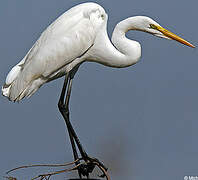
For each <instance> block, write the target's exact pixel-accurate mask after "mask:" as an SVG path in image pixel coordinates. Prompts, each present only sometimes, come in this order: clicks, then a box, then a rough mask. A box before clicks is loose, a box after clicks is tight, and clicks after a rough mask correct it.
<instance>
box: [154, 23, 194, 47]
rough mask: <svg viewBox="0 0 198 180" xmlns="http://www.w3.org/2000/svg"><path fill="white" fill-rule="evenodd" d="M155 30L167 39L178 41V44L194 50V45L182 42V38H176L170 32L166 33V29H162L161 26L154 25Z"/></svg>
mask: <svg viewBox="0 0 198 180" xmlns="http://www.w3.org/2000/svg"><path fill="white" fill-rule="evenodd" d="M155 28H156V29H157V30H158V31H160V32H161V33H163V34H164V35H165V36H167V37H169V38H171V39H173V40H176V41H178V42H180V43H182V44H185V45H187V46H190V47H192V48H195V46H194V45H192V44H191V43H189V42H188V41H186V40H184V39H183V38H181V37H179V36H177V35H176V34H174V33H172V32H170V31H168V30H167V29H164V28H163V27H161V26H156V25H155Z"/></svg>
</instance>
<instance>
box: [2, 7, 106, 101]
mask: <svg viewBox="0 0 198 180" xmlns="http://www.w3.org/2000/svg"><path fill="white" fill-rule="evenodd" d="M104 13H105V11H104V9H103V8H102V7H101V6H99V5H98V4H95V3H84V4H80V5H78V6H75V7H73V8H71V9H70V10H68V11H67V12H65V13H64V14H63V15H61V16H60V17H59V18H58V19H57V20H56V21H54V22H53V23H52V24H51V25H50V26H49V27H48V28H47V29H46V30H45V31H44V32H43V33H42V34H41V36H40V38H39V39H38V40H37V41H36V43H35V44H34V45H33V47H32V48H31V49H30V50H29V52H28V53H27V55H26V56H25V57H24V59H23V60H22V61H21V62H20V63H19V64H17V65H16V66H15V67H13V69H12V70H11V71H10V73H9V74H8V76H7V78H6V83H5V85H4V86H3V87H2V93H3V95H4V96H7V97H8V98H9V99H10V100H12V101H19V100H20V99H22V98H23V97H25V96H30V95H32V94H33V93H34V92H35V91H36V90H37V89H38V88H39V87H40V86H41V85H42V84H44V83H45V82H47V81H48V80H49V78H52V77H53V74H56V72H58V71H59V70H60V69H61V68H63V67H65V66H67V65H69V64H70V63H71V62H73V61H75V59H76V58H78V57H79V56H81V55H83V54H84V53H85V52H86V51H87V49H89V48H90V47H91V46H92V45H93V43H94V40H95V36H96V34H97V31H98V29H99V27H100V25H101V24H102V18H101V17H102V14H104Z"/></svg>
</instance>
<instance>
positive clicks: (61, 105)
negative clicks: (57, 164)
mask: <svg viewBox="0 0 198 180" xmlns="http://www.w3.org/2000/svg"><path fill="white" fill-rule="evenodd" d="M68 79H69V74H67V75H66V76H65V80H64V84H63V88H62V92H61V95H60V99H59V102H58V107H59V110H60V111H61V109H66V108H65V103H64V99H65V93H66V89H67V83H68ZM67 112H68V116H67V119H69V111H67ZM66 125H67V128H68V133H69V138H70V142H71V145H72V151H73V156H74V160H77V159H79V157H78V153H77V150H76V145H75V142H74V139H73V136H72V133H71V131H70V130H69V127H68V124H67V123H66ZM78 164H79V162H76V165H78ZM78 174H79V176H80V178H81V177H82V176H81V173H80V171H78Z"/></svg>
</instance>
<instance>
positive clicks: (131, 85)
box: [0, 0, 198, 180]
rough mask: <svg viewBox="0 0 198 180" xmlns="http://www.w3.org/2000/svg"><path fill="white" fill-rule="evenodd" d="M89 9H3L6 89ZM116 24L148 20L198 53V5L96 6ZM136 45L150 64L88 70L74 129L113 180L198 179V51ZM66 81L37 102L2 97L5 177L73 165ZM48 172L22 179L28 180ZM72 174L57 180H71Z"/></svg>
mask: <svg viewBox="0 0 198 180" xmlns="http://www.w3.org/2000/svg"><path fill="white" fill-rule="evenodd" d="M80 2H83V1H74V0H73V1H72V0H58V1H54V0H42V1H40V0H34V1H26V0H18V1H15V0H14V1H13V0H3V1H1V3H0V21H1V25H0V39H1V42H0V52H1V55H0V58H1V61H0V63H1V65H0V84H1V85H3V83H4V80H5V77H6V75H7V73H8V71H9V70H10V68H11V67H12V66H13V65H15V64H16V63H17V62H18V61H19V60H20V59H22V57H23V56H24V55H25V54H26V52H27V51H28V49H29V48H30V47H31V46H32V44H33V43H34V42H35V41H36V39H37V38H38V37H39V35H40V33H41V32H42V31H43V30H44V29H45V28H46V27H47V26H48V25H49V24H50V23H51V22H52V21H53V20H54V19H56V18H57V17H58V16H59V15H60V14H62V13H63V12H64V11H66V10H67V9H69V8H70V7H72V6H74V5H76V4H79V3H80ZM95 2H98V3H99V4H101V5H102V6H103V7H104V8H105V9H106V12H107V13H108V14H109V23H108V33H109V34H110V35H111V33H112V30H113V28H114V26H115V25H116V23H118V22H119V21H120V20H122V19H124V18H126V17H129V16H134V15H147V16H150V17H152V18H153V19H155V20H156V21H157V22H159V23H160V24H161V25H162V26H164V27H166V28H168V29H169V30H171V31H173V32H175V33H177V34H179V35H181V36H182V37H184V38H185V39H187V40H189V41H191V42H192V43H194V44H195V45H196V44H197V42H198V38H197V28H198V24H197V6H198V1H195V0H189V1H176V0H175V1H173V0H166V1H159V0H149V1H147V0H133V1H132V0H122V1H114V0H108V1H95ZM128 37H129V38H131V39H135V40H138V41H139V42H140V43H141V44H142V58H141V61H140V62H139V63H138V64H136V65H134V66H132V67H129V68H125V69H112V68H107V67H104V66H102V65H99V64H96V63H85V64H83V65H82V66H81V68H80V70H79V72H78V73H77V75H76V77H75V79H74V84H73V91H72V97H71V119H72V123H73V125H74V127H75V129H76V131H77V132H78V135H80V137H81V141H82V143H83V144H84V146H85V148H86V149H87V151H88V152H89V154H90V155H92V156H96V157H98V158H99V159H101V160H103V162H104V163H105V164H106V165H107V166H108V167H109V172H110V175H111V177H112V179H113V180H118V179H125V180H129V179H130V180H131V179H133V180H144V179H152V180H158V179H160V180H167V179H170V180H171V179H172V180H181V179H183V177H184V175H198V169H197V163H198V145H197V137H198V133H197V129H198V111H197V107H198V83H197V82H198V76H197V74H198V72H197V66H198V60H197V55H198V53H197V49H191V48H188V47H186V46H184V45H181V44H179V43H177V42H174V41H168V40H163V39H159V38H156V37H153V36H151V35H149V34H146V33H143V32H129V33H128ZM62 83H63V79H59V80H56V81H53V82H51V83H49V84H46V85H44V86H43V87H42V88H41V89H40V90H39V91H37V93H36V94H35V95H34V96H32V97H31V98H30V99H25V100H24V101H22V102H21V103H19V104H18V103H11V102H9V101H8V100H7V99H6V98H3V97H2V96H1V97H0V112H1V121H0V176H3V175H4V173H5V172H6V171H7V170H9V169H11V168H13V167H16V166H20V165H24V164H32V163H64V162H69V161H71V160H72V154H71V147H70V142H69V138H68V134H67V133H66V130H65V124H64V121H63V119H62V117H61V115H60V113H59V111H58V108H57V102H58V98H59V94H60V91H61V88H62ZM39 172H40V170H36V171H34V173H33V172H32V170H25V171H23V170H21V171H19V172H18V173H16V174H14V175H19V177H20V180H21V179H23V180H27V179H28V177H32V176H33V175H36V174H38V173H39ZM64 177H70V175H67V174H63V175H60V176H56V177H54V178H53V179H58V180H59V179H60V180H61V179H63V178H64Z"/></svg>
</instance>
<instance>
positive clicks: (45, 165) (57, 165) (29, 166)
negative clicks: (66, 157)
mask: <svg viewBox="0 0 198 180" xmlns="http://www.w3.org/2000/svg"><path fill="white" fill-rule="evenodd" d="M78 161H80V159H77V160H75V161H73V162H70V163H66V164H33V165H25V166H19V167H16V168H13V169H11V170H9V171H7V172H6V174H9V173H10V172H13V171H16V170H19V169H24V168H31V167H61V166H69V165H73V164H75V163H76V162H78Z"/></svg>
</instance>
